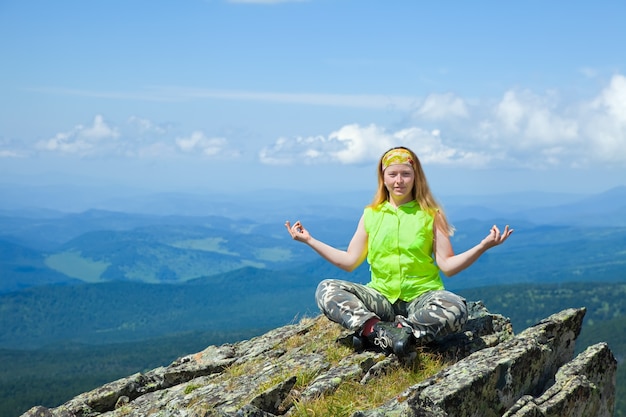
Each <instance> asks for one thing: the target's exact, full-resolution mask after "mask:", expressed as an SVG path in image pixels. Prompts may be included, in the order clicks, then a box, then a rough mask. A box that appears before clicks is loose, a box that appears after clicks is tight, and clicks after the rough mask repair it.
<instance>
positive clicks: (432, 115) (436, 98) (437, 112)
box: [415, 93, 469, 120]
mask: <svg viewBox="0 0 626 417" xmlns="http://www.w3.org/2000/svg"><path fill="white" fill-rule="evenodd" d="M468 116H469V112H468V109H467V106H466V104H465V101H463V99H462V98H460V97H457V96H455V95H454V94H452V93H448V94H430V95H429V96H428V97H426V100H424V102H423V103H422V104H421V106H420V107H419V109H418V110H417V111H416V112H415V117H417V118H423V119H427V120H443V119H448V118H455V117H460V118H467V117H468Z"/></svg>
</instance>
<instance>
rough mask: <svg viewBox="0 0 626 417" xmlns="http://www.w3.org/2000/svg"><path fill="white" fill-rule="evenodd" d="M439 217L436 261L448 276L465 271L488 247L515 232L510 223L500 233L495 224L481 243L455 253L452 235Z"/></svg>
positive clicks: (502, 240)
mask: <svg viewBox="0 0 626 417" xmlns="http://www.w3.org/2000/svg"><path fill="white" fill-rule="evenodd" d="M437 219H439V216H437V218H436V219H435V247H434V252H435V261H436V262H437V265H438V266H439V269H441V272H443V273H444V275H445V276H447V277H451V276H453V275H455V274H458V273H459V272H461V271H463V270H464V269H466V268H467V267H469V266H470V265H471V264H473V263H474V262H475V261H476V260H477V259H478V258H480V256H481V255H482V254H483V253H485V252H486V251H487V250H488V249H490V248H492V247H494V246H497V245H500V244H501V243H504V241H505V240H507V239H508V237H509V236H511V233H513V229H510V228H509V226H508V225H507V226H506V227H505V228H504V231H503V232H502V233H500V229H498V227H497V226H495V225H494V226H493V227H492V228H491V230H490V231H489V234H488V235H487V236H486V237H485V238H484V239H483V240H481V241H480V243H478V244H477V245H476V246H474V247H472V248H470V249H468V250H466V251H465V252H462V253H459V254H458V255H455V254H454V250H453V249H452V244H451V243H450V236H449V235H448V233H447V232H446V231H445V230H443V229H442V227H441V225H440V223H441V222H440V221H438V220H437Z"/></svg>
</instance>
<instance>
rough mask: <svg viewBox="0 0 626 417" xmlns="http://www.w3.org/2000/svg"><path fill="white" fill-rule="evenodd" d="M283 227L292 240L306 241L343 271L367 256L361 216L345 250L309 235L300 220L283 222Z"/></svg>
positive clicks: (361, 261)
mask: <svg viewBox="0 0 626 417" xmlns="http://www.w3.org/2000/svg"><path fill="white" fill-rule="evenodd" d="M285 227H286V228H287V230H288V231H289V234H290V235H291V237H292V238H293V239H294V240H297V241H300V242H304V243H306V244H307V245H309V246H310V247H311V248H312V249H313V250H314V251H315V252H317V253H318V254H319V255H320V256H321V257H322V258H324V259H326V260H327V261H328V262H330V263H332V264H333V265H335V266H337V267H339V268H341V269H343V270H344V271H348V272H351V271H353V270H355V269H356V268H357V267H358V266H359V265H361V263H363V261H364V260H365V257H366V256H367V232H366V231H365V226H364V225H363V217H362V216H361V219H360V220H359V224H358V226H357V228H356V231H355V232H354V235H353V236H352V239H351V240H350V244H349V245H348V249H347V250H340V249H337V248H334V247H332V246H330V245H328V244H326V243H324V242H322V241H320V240H317V239H315V238H314V237H313V236H311V234H310V233H309V232H308V230H306V229H305V228H304V226H302V223H300V221H297V222H295V223H294V224H293V226H292V225H291V223H289V222H288V221H287V222H285Z"/></svg>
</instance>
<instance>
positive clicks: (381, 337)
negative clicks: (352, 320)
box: [367, 321, 413, 356]
mask: <svg viewBox="0 0 626 417" xmlns="http://www.w3.org/2000/svg"><path fill="white" fill-rule="evenodd" d="M367 340H368V342H369V343H371V344H373V345H374V346H376V347H378V348H380V349H382V350H383V351H384V352H386V353H395V354H396V355H397V356H406V355H408V354H409V353H410V350H411V347H412V345H413V332H412V331H411V328H410V327H398V325H397V324H396V323H390V322H385V321H379V322H378V323H376V324H375V325H374V331H373V332H372V333H371V334H370V335H369V336H367Z"/></svg>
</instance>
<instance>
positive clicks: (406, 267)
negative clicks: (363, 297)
mask: <svg viewBox="0 0 626 417" xmlns="http://www.w3.org/2000/svg"><path fill="white" fill-rule="evenodd" d="M363 220H364V225H365V231H366V232H367V235H368V238H367V262H368V263H369V264H370V272H371V281H370V282H369V283H368V284H367V285H368V286H369V287H372V288H374V289H376V290H377V291H379V292H380V293H381V294H383V295H384V296H385V297H386V298H387V299H388V300H389V301H390V302H392V303H395V302H396V301H397V300H398V299H400V300H403V301H411V300H413V299H415V298H417V297H418V296H419V295H421V294H423V293H425V292H427V291H431V290H442V289H444V286H443V281H442V280H441V277H440V276H439V268H438V267H437V265H435V261H434V259H433V255H432V253H433V241H434V239H433V237H434V235H433V233H434V221H435V219H434V217H433V216H432V215H431V214H429V213H427V212H425V211H423V210H422V209H421V208H420V206H419V204H418V203H417V202H416V201H411V202H409V203H406V204H403V205H402V206H400V207H398V209H396V208H394V207H393V206H392V205H391V204H390V203H389V202H385V203H383V204H381V205H380V206H379V207H378V208H377V209H373V208H371V207H368V208H366V209H365V210H364V212H363Z"/></svg>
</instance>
